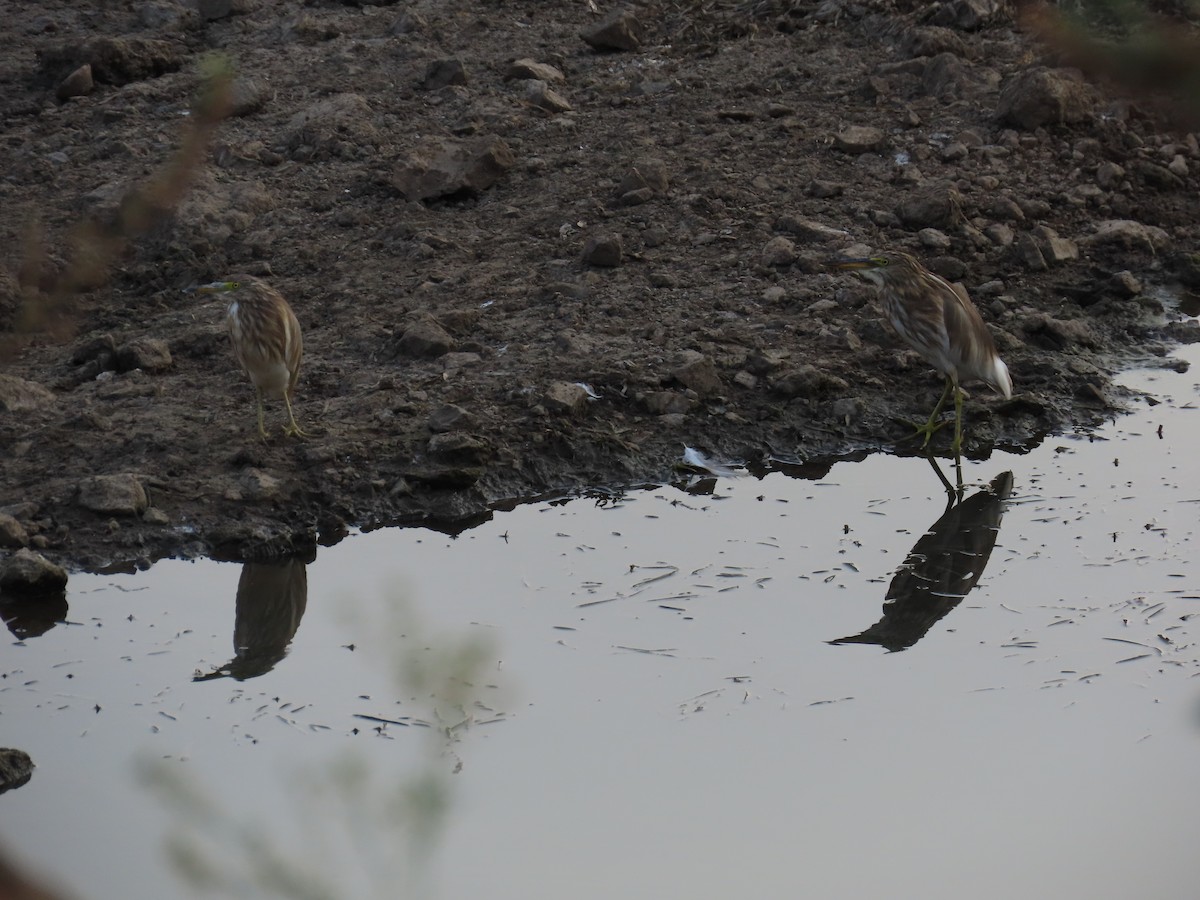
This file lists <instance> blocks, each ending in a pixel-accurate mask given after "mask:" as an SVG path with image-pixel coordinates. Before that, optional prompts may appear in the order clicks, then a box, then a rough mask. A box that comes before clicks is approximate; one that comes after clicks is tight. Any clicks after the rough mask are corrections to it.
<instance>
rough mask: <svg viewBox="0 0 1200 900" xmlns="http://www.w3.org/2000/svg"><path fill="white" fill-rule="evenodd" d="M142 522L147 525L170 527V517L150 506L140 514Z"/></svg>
mask: <svg viewBox="0 0 1200 900" xmlns="http://www.w3.org/2000/svg"><path fill="white" fill-rule="evenodd" d="M142 522H144V523H145V524H147V525H170V524H171V517H170V516H168V515H167V514H166V513H165V512H163V511H162V510H161V509H159V508H158V507H157V506H152V507H150V508H149V509H148V510H146V511H145V512H144V513H142Z"/></svg>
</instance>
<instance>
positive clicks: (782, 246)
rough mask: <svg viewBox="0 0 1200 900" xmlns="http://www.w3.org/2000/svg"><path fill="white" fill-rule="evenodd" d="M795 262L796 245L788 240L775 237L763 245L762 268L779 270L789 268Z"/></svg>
mask: <svg viewBox="0 0 1200 900" xmlns="http://www.w3.org/2000/svg"><path fill="white" fill-rule="evenodd" d="M795 261H796V245H795V243H793V242H792V241H791V240H789V239H788V238H785V237H782V236H780V235H776V236H775V237H773V238H771V239H770V240H769V241H767V243H766V244H764V245H763V249H762V263H763V265H764V266H772V267H774V268H779V267H781V266H790V265H791V264H792V263H794V262H795Z"/></svg>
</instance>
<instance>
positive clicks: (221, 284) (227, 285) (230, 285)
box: [192, 281, 237, 294]
mask: <svg viewBox="0 0 1200 900" xmlns="http://www.w3.org/2000/svg"><path fill="white" fill-rule="evenodd" d="M236 287H237V282H236V281H214V282H211V283H210V284H202V285H200V286H199V287H197V288H193V289H192V290H193V291H194V292H195V293H197V294H224V293H226V292H228V291H232V290H233V289H234V288H236Z"/></svg>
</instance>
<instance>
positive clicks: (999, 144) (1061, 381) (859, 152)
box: [0, 0, 1200, 569]
mask: <svg viewBox="0 0 1200 900" xmlns="http://www.w3.org/2000/svg"><path fill="white" fill-rule="evenodd" d="M5 18H6V22H5V31H6V35H7V39H6V41H5V43H4V51H3V58H2V59H0V108H2V114H3V115H2V119H3V123H4V124H3V133H2V134H0V148H2V150H0V152H2V154H3V156H2V158H3V160H4V165H3V171H2V174H3V177H2V178H0V229H2V234H3V237H4V249H3V251H2V252H0V262H2V267H0V268H2V273H0V329H2V330H13V329H15V328H16V327H17V325H18V323H19V322H22V321H25V320H26V317H27V316H28V313H29V309H26V308H25V307H26V306H27V305H32V307H31V308H36V303H37V301H38V298H39V294H38V291H39V287H44V286H45V284H46V283H47V282H48V281H53V277H54V273H55V272H56V271H60V270H61V269H63V268H64V267H65V266H66V265H67V264H68V262H69V259H68V257H69V255H70V252H71V251H70V250H69V246H70V240H69V235H70V233H71V230H72V229H73V228H74V227H76V226H77V225H78V224H79V223H80V222H82V221H85V220H89V219H93V218H99V219H103V218H104V217H105V216H110V217H111V216H112V215H113V214H114V210H116V209H118V208H119V207H120V204H121V200H122V198H123V197H124V196H126V195H127V194H128V192H129V191H130V189H131V188H133V187H134V186H136V185H137V184H138V183H141V182H144V181H145V179H147V178H148V177H150V176H151V175H152V174H153V173H154V172H156V171H158V170H160V169H161V167H162V166H163V165H164V164H165V163H166V161H167V160H168V159H169V158H170V156H171V154H172V152H173V150H174V149H175V148H176V146H177V145H178V143H179V141H180V135H181V133H182V128H183V125H184V123H185V122H186V120H187V118H188V112H189V109H190V108H191V105H192V103H193V101H194V99H195V97H196V95H197V92H198V91H199V89H200V87H201V83H202V79H203V77H204V76H203V73H204V72H205V71H206V68H205V65H206V63H205V61H206V60H207V59H209V58H210V57H211V55H212V54H214V53H219V54H223V56H224V58H225V59H227V60H228V61H229V62H230V63H231V64H232V66H233V67H234V69H235V71H236V82H235V84H234V88H233V106H232V114H231V115H230V117H229V118H227V119H226V120H225V121H224V122H223V123H222V124H221V125H220V127H219V129H218V131H217V132H216V135H215V137H214V139H213V141H212V142H211V144H210V145H209V146H208V148H207V150H206V153H205V157H204V162H203V165H202V167H201V168H200V170H199V171H198V172H196V173H195V175H194V179H193V184H192V187H191V190H190V192H189V193H188V194H187V196H186V198H185V199H184V200H183V202H182V203H181V204H180V205H179V206H178V208H177V209H175V210H174V211H173V213H172V214H171V215H169V216H168V217H167V218H166V219H165V220H164V221H162V222H160V223H159V224H157V225H156V226H155V227H154V228H153V229H151V230H150V231H149V232H147V233H145V234H142V235H140V236H138V237H137V238H136V239H134V240H132V241H130V242H129V243H128V245H127V246H126V247H125V249H124V252H123V253H122V254H121V255H120V257H119V258H118V259H116V260H114V261H113V262H112V264H111V266H110V267H109V269H108V278H107V280H105V281H104V282H103V283H100V284H97V285H95V286H93V287H91V289H89V290H88V291H86V292H85V293H83V294H81V295H80V296H79V297H78V302H77V303H76V304H75V308H74V312H73V314H72V316H71V318H70V321H69V323H68V324H69V326H70V330H69V333H67V334H65V335H64V334H63V333H62V332H61V330H56V331H54V332H49V331H38V330H37V329H36V328H35V329H34V331H33V332H32V334H30V335H29V336H28V337H27V338H26V339H24V340H22V341H21V342H20V343H19V344H18V345H17V349H16V350H13V351H11V352H9V353H8V354H7V355H6V357H5V358H4V359H3V361H2V366H3V368H2V370H0V410H3V411H2V412H0V448H2V450H3V491H2V494H0V510H3V514H2V515H0V526H2V527H0V540H2V541H3V542H4V543H5V544H7V545H8V546H9V547H10V548H13V549H10V550H7V551H4V552H6V553H13V552H14V550H15V548H17V547H20V546H23V545H29V546H31V547H32V548H33V549H36V550H37V551H40V552H41V553H43V554H44V555H45V556H46V557H48V558H49V559H50V560H54V561H57V562H59V563H62V564H63V565H65V566H66V567H68V568H80V567H82V568H92V569H95V568H102V567H107V566H131V565H147V564H149V562H150V561H152V560H153V559H155V558H159V557H161V556H164V555H198V554H215V555H218V556H223V557H234V558H236V557H247V556H258V555H263V554H270V553H284V552H305V551H311V549H312V547H313V545H314V543H315V542H318V541H321V542H329V541H334V540H337V539H338V538H339V537H340V536H341V535H343V534H344V533H345V531H346V529H347V527H352V526H363V527H373V526H377V525H380V524H386V523H408V522H425V523H428V524H433V525H435V526H437V527H444V528H448V529H453V528H461V527H465V526H467V525H469V524H470V523H472V522H474V521H478V520H479V518H480V517H483V516H486V515H488V514H489V510H491V509H492V508H494V507H495V506H497V505H499V504H503V503H505V502H506V501H507V502H511V501H513V500H514V498H520V497H528V496H533V495H545V494H547V493H558V492H562V493H567V492H571V491H578V490H583V489H586V488H590V487H595V486H605V487H609V488H619V487H620V486H621V485H629V484H634V483H639V482H645V481H653V480H661V479H666V478H670V477H671V472H672V466H673V464H674V463H675V462H676V461H677V460H678V459H679V458H680V456H681V454H682V452H683V448H684V447H685V446H689V447H695V448H699V449H701V450H703V451H705V452H707V453H710V454H712V455H714V456H716V457H718V458H722V459H733V460H740V461H743V462H745V463H747V464H750V465H752V466H769V465H772V464H779V463H781V462H789V463H792V464H799V465H800V466H801V471H807V472H810V473H811V472H817V471H819V470H820V468H821V466H822V465H823V463H822V460H828V459H830V458H832V457H836V456H839V455H840V456H846V455H848V454H854V453H860V452H864V451H867V450H870V449H874V448H881V447H882V448H893V447H899V449H900V450H904V449H905V448H906V447H908V446H909V445H907V444H905V443H904V441H903V439H904V438H905V436H906V435H907V433H908V429H907V426H905V425H904V424H903V423H902V422H900V421H899V420H901V419H921V418H923V417H924V416H925V415H926V414H927V412H928V410H929V409H930V408H931V407H932V405H933V403H934V401H935V400H936V398H937V396H938V394H939V392H940V390H941V382H940V380H939V377H938V376H937V375H936V374H935V373H934V372H933V371H932V370H931V369H930V367H929V366H928V365H927V364H925V363H923V362H922V361H921V360H920V359H919V358H918V357H916V355H915V354H913V353H912V352H911V351H909V350H906V349H905V347H904V345H903V344H902V343H901V342H900V341H899V340H898V339H897V338H896V336H895V335H894V334H892V333H891V331H890V330H889V328H888V327H887V325H886V324H884V322H883V320H882V317H881V314H880V311H879V308H878V306H877V305H876V303H875V301H874V299H873V297H872V295H871V293H870V291H869V290H868V289H867V288H866V287H865V286H863V285H860V284H858V283H856V282H853V281H852V280H851V279H846V278H835V277H833V276H831V275H829V274H827V273H826V272H825V270H824V269H823V266H822V263H823V261H824V260H826V259H827V258H828V257H830V256H832V255H834V254H837V253H839V252H846V251H850V252H855V251H858V252H862V251H866V250H868V249H880V248H901V249H906V250H909V251H911V252H913V253H914V254H916V255H917V256H918V257H919V258H921V259H922V260H923V261H924V262H925V263H926V264H927V265H929V266H930V267H931V268H932V269H934V270H935V271H937V272H938V273H939V274H942V275H943V276H945V277H947V278H950V279H952V280H956V281H961V282H962V283H963V284H964V285H965V286H966V287H967V289H968V290H969V291H970V292H971V293H972V295H973V296H974V298H975V301H976V303H977V304H978V305H979V307H980V309H981V311H982V313H983V315H984V318H985V319H986V320H987V322H988V324H989V326H990V327H991V328H992V330H993V332H994V334H995V336H996V340H997V344H998V346H999V348H1000V350H1001V352H1002V354H1003V356H1004V358H1005V359H1006V360H1007V362H1008V365H1009V367H1010V369H1011V371H1012V373H1013V378H1014V382H1015V384H1016V396H1014V397H1013V398H1012V399H1011V400H1008V401H1003V400H1001V399H1000V398H998V397H995V396H990V395H988V392H987V391H986V390H976V391H974V392H973V393H972V398H971V400H969V401H968V403H967V417H968V419H967V448H966V450H967V453H968V454H969V455H971V456H983V455H986V454H987V453H989V452H990V451H991V449H992V448H993V447H995V446H998V445H1003V446H1014V445H1015V446H1020V445H1027V444H1029V443H1031V442H1036V441H1037V440H1040V439H1041V438H1042V437H1043V436H1044V435H1046V434H1048V433H1051V432H1054V431H1056V430H1063V429H1069V428H1073V427H1086V426H1088V425H1090V424H1094V423H1096V422H1098V421H1100V420H1102V419H1104V418H1106V417H1110V416H1112V415H1115V414H1117V412H1118V411H1119V409H1120V408H1121V406H1122V404H1123V403H1126V402H1128V401H1129V398H1125V397H1122V396H1121V395H1120V394H1119V392H1117V391H1116V390H1115V389H1114V388H1113V387H1112V386H1111V384H1110V381H1109V377H1110V375H1111V374H1113V373H1114V372H1115V371H1117V370H1118V369H1120V368H1121V367H1123V366H1127V365H1130V364H1133V363H1143V362H1145V361H1147V360H1155V359H1162V358H1164V357H1165V355H1166V353H1167V351H1168V349H1169V348H1170V346H1171V345H1172V344H1173V343H1176V342H1178V341H1181V340H1191V339H1194V338H1195V336H1196V334H1197V328H1196V322H1195V320H1194V319H1193V318H1191V317H1189V315H1188V311H1189V309H1190V307H1189V303H1190V302H1191V296H1190V295H1189V294H1188V293H1187V290H1188V289H1189V288H1193V287H1195V286H1196V285H1197V284H1198V283H1200V266H1198V264H1197V262H1196V259H1195V258H1194V256H1193V255H1192V251H1193V250H1194V248H1195V245H1196V236H1197V224H1196V223H1197V216H1196V189H1197V186H1198V184H1200V175H1198V174H1197V173H1198V172H1200V146H1198V144H1197V139H1196V136H1195V135H1194V134H1191V133H1188V132H1187V131H1186V130H1184V129H1180V128H1173V127H1172V126H1171V125H1169V124H1168V122H1167V120H1165V119H1164V118H1162V117H1160V116H1159V115H1158V114H1157V113H1156V112H1155V111H1154V110H1153V109H1151V108H1148V107H1146V106H1145V105H1144V104H1143V103H1142V102H1141V101H1139V100H1133V99H1130V98H1126V97H1122V96H1120V95H1118V94H1115V93H1113V92H1112V91H1110V90H1109V89H1106V88H1104V87H1102V86H1097V85H1093V84H1089V83H1087V82H1085V81H1083V80H1082V79H1081V78H1080V77H1079V76H1078V75H1077V74H1076V73H1074V72H1072V71H1069V70H1066V69H1064V68H1062V67H1061V66H1060V64H1059V62H1058V60H1057V59H1056V58H1055V55H1054V53H1053V52H1052V51H1049V50H1047V49H1045V48H1044V47H1041V46H1039V45H1038V44H1037V43H1036V42H1035V40H1034V39H1033V38H1032V37H1031V36H1030V35H1028V34H1026V33H1023V32H1022V31H1021V30H1020V29H1018V28H1017V27H1016V26H1015V25H1014V21H1013V18H1012V13H1011V10H1010V8H1009V7H1008V6H1007V5H1005V4H1004V3H1003V2H999V0H957V2H950V3H937V2H935V3H922V4H911V3H905V2H899V3H891V2H877V0H867V2H843V0H821V2H770V0H763V2H758V3H744V2H737V3H734V2H721V0H708V2H703V3H701V2H689V0H663V2H644V3H634V4H632V5H629V6H627V7H620V8H618V7H612V8H609V7H607V6H605V7H604V8H596V6H595V5H594V4H591V3H588V2H582V0H581V2H562V0H524V2H505V0H497V2H488V3H483V2H468V0H426V2H421V0H415V2H411V3H386V2H383V0H380V2H378V3H376V4H372V3H369V2H367V0H362V2H343V3H339V2H334V0H323V2H322V0H312V2H308V3H300V2H268V0H232V2H228V0H226V2H220V0H195V2H190V3H186V2H174V0H146V2H136V0H131V2H119V3H111V2H90V3H89V2H70V3H68V2H59V3H55V2H44V3H37V4H24V3H21V4H17V3H10V4H6V5H5ZM85 64H86V65H87V66H89V67H90V68H88V69H86V70H84V69H82V67H83V66H84V65H85ZM35 218H36V219H37V220H38V222H39V223H40V228H41V233H42V235H43V236H44V240H45V245H46V248H47V251H46V254H45V258H44V260H42V261H41V264H40V265H31V264H30V263H29V260H30V258H31V252H32V251H31V247H33V246H34V244H33V242H31V240H30V239H29V235H30V233H31V232H30V222H31V221H33V220H34V219H35ZM231 272H249V273H251V274H254V275H257V276H259V277H262V278H265V279H267V280H269V281H270V282H271V283H272V284H273V285H274V286H275V287H277V288H278V289H279V290H280V291H282V293H283V294H284V295H285V296H286V297H287V298H288V299H289V301H290V302H291V304H292V306H293V307H294V309H295V311H296V313H297V315H298V317H299V321H300V323H301V326H302V328H303V331H304V340H305V358H304V363H303V367H302V370H301V375H300V380H299V385H298V388H297V392H296V407H297V411H298V415H299V416H300V421H301V423H302V425H303V426H304V428H305V429H306V431H308V432H309V433H310V437H308V438H306V439H299V440H290V439H285V438H283V437H282V436H281V435H278V434H276V436H275V437H273V438H272V439H271V440H269V441H268V442H266V443H263V442H261V441H259V440H258V438H257V433H256V427H255V421H254V403H253V390H252V388H251V386H250V384H249V383H248V381H247V380H246V378H245V376H244V375H243V374H242V373H241V372H240V371H239V370H238V369H237V367H236V364H235V363H234V360H233V356H232V354H231V352H230V348H229V345H228V340H227V338H226V336H225V332H224V325H223V315H224V303H223V301H222V300H220V299H219V298H203V297H198V296H196V295H194V294H185V293H184V292H183V289H184V288H186V287H188V286H189V285H193V284H195V283H197V282H204V281H210V280H213V279H214V278H216V277H218V276H221V275H225V274H228V273H231ZM1191 311H1192V312H1194V309H1192V310H1191ZM60 324H61V323H60ZM1161 364H1164V365H1166V364H1168V363H1167V362H1166V361H1163V362H1162V363H1161ZM282 416H283V411H282V409H281V408H280V405H279V404H272V405H269V408H268V421H269V422H270V423H271V424H272V426H273V427H274V428H275V429H276V431H278V428H279V426H280V424H281V422H282ZM947 440H948V438H947V437H946V436H945V434H943V435H941V436H939V438H938V443H937V444H936V446H935V449H936V450H937V451H938V452H942V453H944V452H945V451H946V442H947ZM824 464H827V463H824ZM805 467H807V468H805Z"/></svg>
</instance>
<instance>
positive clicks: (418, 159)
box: [391, 135, 516, 200]
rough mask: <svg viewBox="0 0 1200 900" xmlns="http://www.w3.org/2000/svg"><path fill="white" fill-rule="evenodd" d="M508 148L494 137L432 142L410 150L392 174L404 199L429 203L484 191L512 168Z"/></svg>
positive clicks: (511, 158) (394, 183)
mask: <svg viewBox="0 0 1200 900" xmlns="http://www.w3.org/2000/svg"><path fill="white" fill-rule="evenodd" d="M515 163H516V159H515V158H514V157H513V154H512V151H511V150H509V148H508V145H507V144H506V143H504V141H503V140H501V139H500V138H498V137H495V136H494V135H487V136H483V137H480V138H476V139H475V140H470V141H456V140H450V139H445V138H441V139H433V140H430V141H427V142H426V143H425V144H423V145H422V146H421V147H419V148H418V149H417V150H415V151H413V152H412V153H411V154H410V155H409V156H408V158H407V159H406V160H404V161H403V162H401V163H400V164H399V165H398V166H397V167H396V169H395V171H394V172H393V173H392V177H391V183H392V185H393V186H394V187H395V188H396V190H398V191H399V192H400V193H401V194H402V195H403V196H404V197H405V199H407V200H430V199H433V198H436V197H448V196H452V195H454V194H463V193H468V194H475V193H479V192H481V191H485V190H487V189H488V188H490V187H491V186H492V185H493V184H495V183H496V182H497V181H499V180H500V178H501V177H503V175H504V173H505V172H507V171H508V170H509V169H511V168H512V167H513V165H514V164H515Z"/></svg>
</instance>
